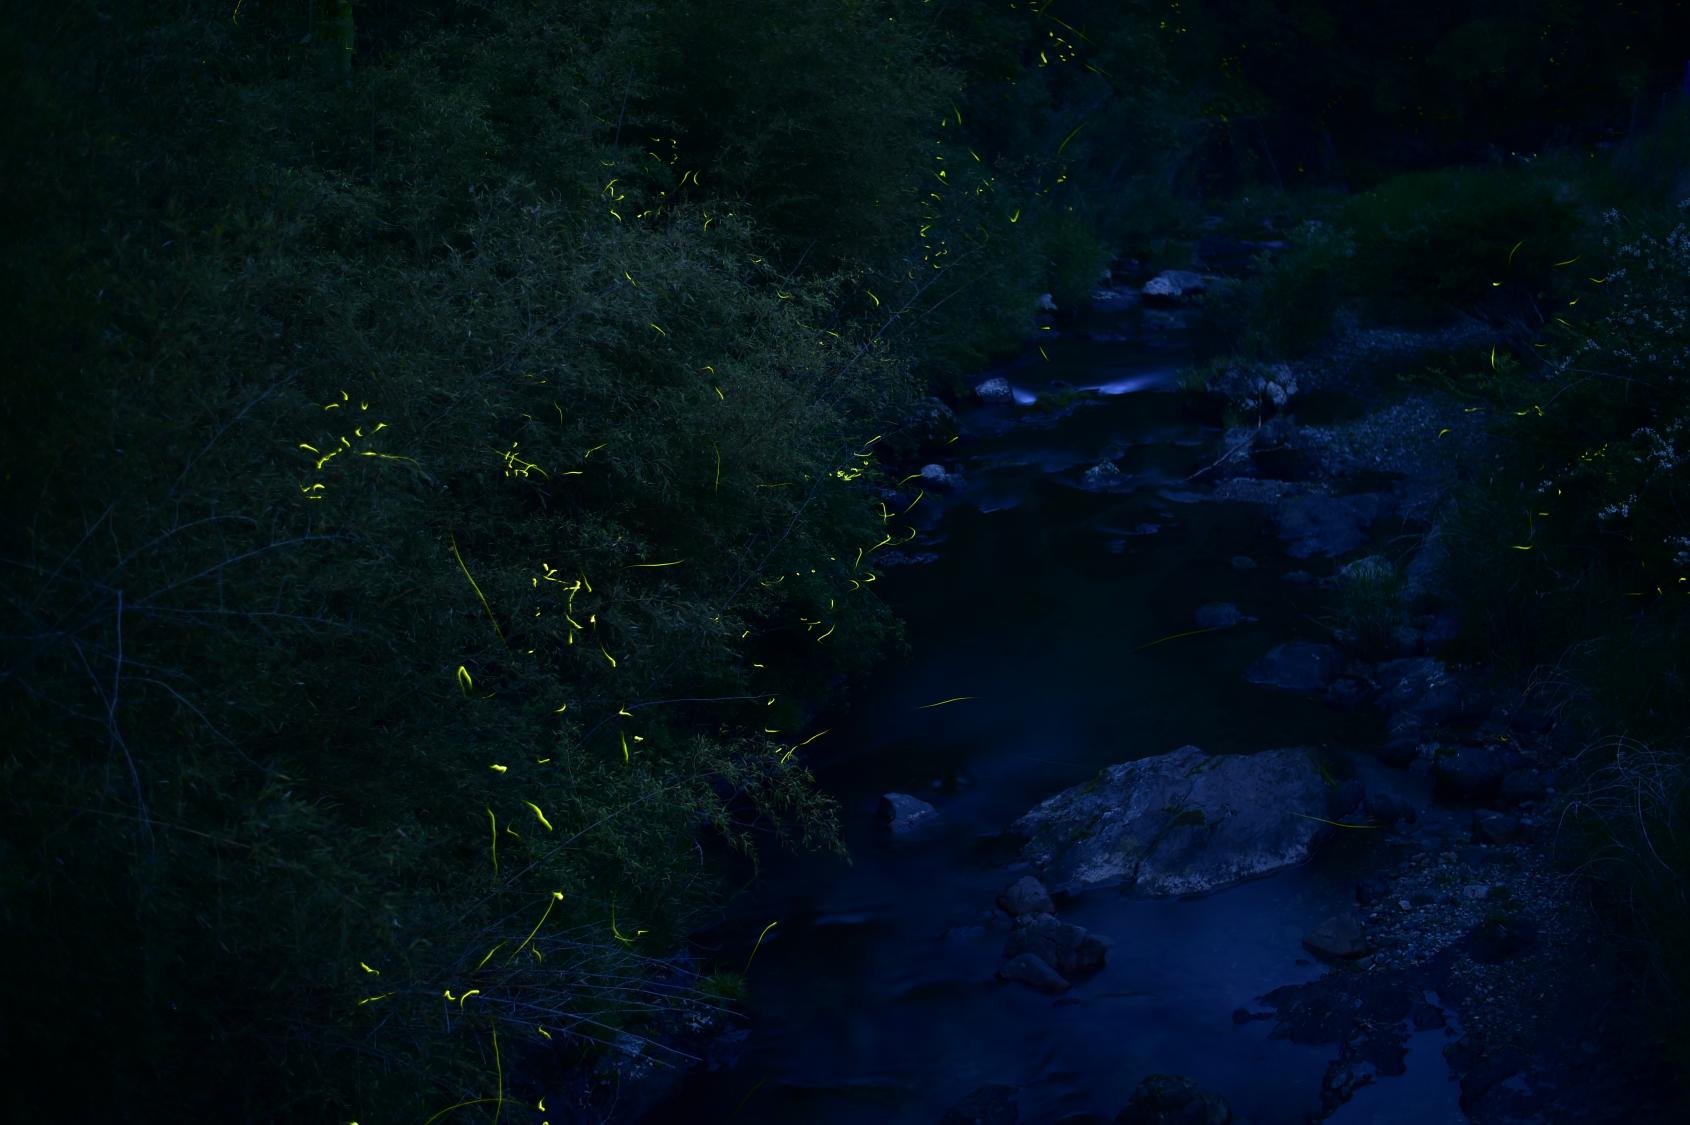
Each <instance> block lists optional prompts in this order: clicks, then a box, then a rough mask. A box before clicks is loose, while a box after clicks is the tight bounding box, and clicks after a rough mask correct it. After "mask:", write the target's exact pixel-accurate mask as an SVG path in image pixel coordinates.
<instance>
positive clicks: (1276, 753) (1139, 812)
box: [1009, 746, 1331, 895]
mask: <svg viewBox="0 0 1690 1125" xmlns="http://www.w3.org/2000/svg"><path fill="white" fill-rule="evenodd" d="M1327 816H1328V813H1327V800H1326V783H1325V782H1324V781H1323V780H1322V777H1321V772H1320V767H1319V766H1318V765H1317V764H1316V762H1315V759H1314V757H1313V755H1312V753H1311V752H1310V751H1308V750H1305V749H1301V748H1291V749H1284V750H1268V751H1264V752H1262V753H1259V754H1247V755H1210V754H1206V753H1204V752H1203V751H1202V750H1199V749H1198V748H1197V747H1195V746H1185V747H1181V748H1180V749H1178V750H1175V751H1174V752H1172V753H1171V754H1159V755H1157V756H1155V757H1152V758H1143V759H1140V760H1138V761H1136V762H1124V763H1122V764H1121V765H1117V766H1110V767H1109V768H1108V769H1105V770H1104V771H1103V772H1102V773H1100V774H1098V775H1097V777H1095V778H1093V779H1092V780H1091V781H1089V782H1086V783H1085V784H1084V785H1077V786H1075V787H1073V788H1072V789H1066V790H1064V791H1062V792H1061V793H1058V794H1056V795H1055V796H1054V797H1051V798H1049V799H1047V800H1046V801H1044V802H1043V803H1042V804H1040V805H1038V806H1037V807H1036V808H1034V809H1033V810H1032V811H1031V812H1029V813H1027V814H1026V815H1025V816H1023V817H1021V819H1019V820H1017V821H1016V822H1015V823H1014V824H1013V825H1011V826H1010V829H1009V831H1010V833H1011V835H1012V836H1016V837H1019V838H1021V839H1022V840H1024V841H1026V843H1025V846H1024V848H1023V855H1024V856H1025V858H1026V859H1027V860H1028V862H1030V863H1031V864H1032V865H1033V867H1034V868H1035V869H1036V870H1037V871H1038V872H1039V874H1040V876H1041V878H1043V879H1044V881H1045V882H1046V883H1047V884H1049V885H1051V886H1052V887H1060V888H1063V889H1065V890H1068V891H1080V890H1085V889H1088V888H1094V887H1109V886H1119V887H1121V889H1122V890H1123V891H1132V892H1136V893H1140V894H1148V895H1185V894H1201V893H1204V892H1206V891H1212V890H1215V889H1217V888H1219V887H1224V886H1227V885H1229V884H1231V883H1236V882H1239V881H1241V880H1244V879H1250V878H1254V877H1256V876H1259V875H1266V874H1268V873H1269V872H1272V871H1276V870H1278V869H1280V868H1282V867H1289V866H1292V865H1293V864H1298V863H1302V862H1303V861H1304V860H1306V859H1308V857H1309V855H1310V853H1311V852H1312V851H1313V849H1314V847H1315V846H1316V844H1317V843H1318V842H1319V841H1320V840H1321V839H1324V837H1325V834H1326V833H1328V832H1330V831H1331V830H1330V829H1329V828H1327V826H1326V825H1325V824H1324V823H1323V819H1324V818H1326V817H1327Z"/></svg>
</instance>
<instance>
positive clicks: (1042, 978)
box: [998, 953, 1069, 992]
mask: <svg viewBox="0 0 1690 1125" xmlns="http://www.w3.org/2000/svg"><path fill="white" fill-rule="evenodd" d="M998 979H1000V980H1013V981H1019V982H1020V983H1022V984H1025V985H1029V986H1031V987H1033V988H1036V989H1038V990H1039V991H1040V992H1066V991H1068V987H1069V986H1068V980H1067V978H1066V977H1064V976H1063V975H1062V974H1061V973H1059V972H1057V971H1056V970H1055V969H1053V968H1051V967H1050V965H1049V964H1048V963H1047V962H1046V961H1045V960H1044V958H1042V957H1040V956H1038V955H1037V954H1035V953H1023V954H1020V955H1019V956H1016V957H1011V958H1010V959H1009V960H1008V961H1005V962H1004V963H1003V966H1002V967H1001V968H999V969H998Z"/></svg>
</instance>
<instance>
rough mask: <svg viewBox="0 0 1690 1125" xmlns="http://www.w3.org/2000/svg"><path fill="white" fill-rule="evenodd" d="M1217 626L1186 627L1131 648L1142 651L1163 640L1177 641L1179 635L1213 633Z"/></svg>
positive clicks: (1189, 635)
mask: <svg viewBox="0 0 1690 1125" xmlns="http://www.w3.org/2000/svg"><path fill="white" fill-rule="evenodd" d="M1217 628H1219V626H1216V625H1211V626H1209V627H1208V628H1207V629H1188V630H1187V631H1185V632H1183V633H1170V634H1169V635H1168V636H1166V637H1159V638H1157V639H1156V640H1154V641H1151V642H1149V643H1148V644H1142V645H1139V646H1138V647H1137V648H1135V649H1133V651H1134V652H1143V651H1144V650H1145V649H1147V648H1154V647H1155V646H1157V645H1159V644H1162V643H1163V642H1164V641H1177V640H1178V639H1179V638H1181V637H1194V636H1196V635H1197V634H1198V633H1213V632H1214V631H1215V630H1216V629H1217Z"/></svg>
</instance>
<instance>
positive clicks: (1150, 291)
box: [1140, 270, 1208, 301]
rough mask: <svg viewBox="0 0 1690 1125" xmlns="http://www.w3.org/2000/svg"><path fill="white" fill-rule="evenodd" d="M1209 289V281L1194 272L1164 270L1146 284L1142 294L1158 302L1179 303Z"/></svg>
mask: <svg viewBox="0 0 1690 1125" xmlns="http://www.w3.org/2000/svg"><path fill="white" fill-rule="evenodd" d="M1207 288H1208V281H1207V279H1206V278H1204V276H1203V275H1202V274H1200V273H1197V272H1196V271H1194V270H1163V271H1162V272H1161V273H1159V274H1157V275H1156V276H1155V277H1153V278H1151V279H1150V280H1149V281H1147V282H1145V283H1144V288H1143V289H1142V290H1140V292H1142V293H1143V294H1144V295H1145V296H1146V297H1150V298H1152V299H1156V300H1163V301H1179V300H1183V299H1184V298H1186V297H1194V296H1196V295H1197V294H1199V293H1201V292H1203V291H1204V290H1205V289H1207Z"/></svg>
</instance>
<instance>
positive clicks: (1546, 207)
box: [1336, 167, 1578, 321]
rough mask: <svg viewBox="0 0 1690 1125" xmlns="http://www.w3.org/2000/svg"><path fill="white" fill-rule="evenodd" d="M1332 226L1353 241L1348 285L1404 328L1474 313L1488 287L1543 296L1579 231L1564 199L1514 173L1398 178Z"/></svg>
mask: <svg viewBox="0 0 1690 1125" xmlns="http://www.w3.org/2000/svg"><path fill="white" fill-rule="evenodd" d="M1336 221H1337V223H1338V224H1339V225H1341V226H1343V227H1346V228H1348V230H1349V231H1350V233H1351V236H1352V237H1353V238H1354V242H1355V252H1354V260H1353V262H1352V263H1351V264H1350V268H1349V269H1348V270H1346V271H1345V273H1346V275H1347V277H1348V279H1349V282H1350V284H1351V285H1352V286H1353V287H1354V288H1355V290H1356V291H1357V292H1358V293H1359V294H1360V295H1362V296H1364V297H1365V298H1366V301H1367V303H1368V304H1369V305H1370V306H1371V307H1372V309H1373V311H1374V312H1375V313H1376V314H1377V315H1380V316H1383V317H1386V318H1387V319H1400V320H1405V321H1423V320H1436V319H1440V318H1442V317H1445V316H1447V315H1448V314H1449V312H1450V311H1451V310H1452V309H1457V308H1461V309H1469V310H1471V309H1475V308H1479V307H1481V305H1482V304H1483V303H1484V302H1485V301H1486V299H1487V298H1488V296H1489V295H1490V294H1491V292H1492V290H1493V289H1494V288H1496V287H1497V286H1496V285H1493V283H1498V284H1501V283H1507V284H1508V285H1510V286H1513V287H1515V288H1516V289H1519V290H1522V291H1524V292H1527V293H1531V292H1535V291H1538V290H1542V289H1544V288H1547V286H1548V282H1549V280H1550V278H1551V276H1552V272H1551V271H1552V266H1553V263H1554V262H1555V261H1557V260H1564V259H1566V258H1570V257H1573V256H1574V254H1573V253H1571V252H1569V251H1568V249H1567V248H1568V247H1569V246H1570V245H1572V244H1573V242H1574V240H1575V236H1576V234H1577V231H1578V220H1577V214H1576V212H1575V210H1574V208H1573V206H1572V204H1571V202H1570V195H1569V193H1568V192H1566V191H1565V190H1564V189H1562V188H1561V187H1560V186H1559V185H1557V184H1555V183H1553V182H1549V181H1548V180H1547V179H1546V178H1545V177H1543V176H1540V175H1537V174H1536V173H1535V172H1534V171H1533V170H1530V169H1525V168H1519V167H1504V168H1485V169H1478V168H1456V169H1443V170H1440V171H1436V172H1419V173H1413V174H1410V175H1404V176H1398V177H1395V178H1394V179H1390V180H1387V181H1385V182H1384V183H1382V184H1380V185H1379V186H1378V187H1377V188H1375V189H1374V190H1372V191H1369V192H1366V193H1363V194H1361V195H1358V196H1356V197H1355V198H1354V199H1352V200H1351V201H1350V202H1349V204H1348V205H1347V206H1345V207H1344V208H1343V209H1342V211H1341V212H1340V213H1339V215H1338V216H1337V219H1336Z"/></svg>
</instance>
